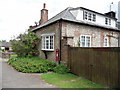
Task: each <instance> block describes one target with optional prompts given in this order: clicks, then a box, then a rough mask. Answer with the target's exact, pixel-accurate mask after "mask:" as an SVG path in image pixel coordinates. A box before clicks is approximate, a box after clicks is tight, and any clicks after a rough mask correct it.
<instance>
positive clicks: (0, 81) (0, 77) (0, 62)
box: [0, 58, 2, 90]
mask: <svg viewBox="0 0 120 90" xmlns="http://www.w3.org/2000/svg"><path fill="white" fill-rule="evenodd" d="M1 89H2V59H1V58H0V90H1Z"/></svg>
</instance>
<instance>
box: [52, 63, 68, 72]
mask: <svg viewBox="0 0 120 90" xmlns="http://www.w3.org/2000/svg"><path fill="white" fill-rule="evenodd" d="M53 71H54V72H56V73H59V74H66V73H69V72H70V69H69V68H68V67H67V66H65V65H63V64H60V65H57V66H56V67H55V68H54V69H53Z"/></svg>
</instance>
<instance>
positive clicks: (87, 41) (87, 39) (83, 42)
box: [80, 35, 91, 47]
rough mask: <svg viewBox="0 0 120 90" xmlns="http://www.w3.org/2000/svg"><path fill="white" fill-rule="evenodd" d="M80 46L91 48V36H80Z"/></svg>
mask: <svg viewBox="0 0 120 90" xmlns="http://www.w3.org/2000/svg"><path fill="white" fill-rule="evenodd" d="M80 46H81V47H90V46H91V36H90V35H81V36H80Z"/></svg>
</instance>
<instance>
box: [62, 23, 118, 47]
mask: <svg viewBox="0 0 120 90" xmlns="http://www.w3.org/2000/svg"><path fill="white" fill-rule="evenodd" d="M111 34H113V36H114V37H118V36H119V34H120V32H116V31H111V30H109V29H103V28H99V27H93V26H88V25H81V24H76V23H72V22H63V27H62V37H64V36H66V37H68V39H67V44H69V45H71V46H74V47H77V46H78V42H79V41H80V35H90V36H91V47H103V46H104V45H103V41H104V37H106V36H107V37H108V35H111ZM69 37H73V38H71V39H70V38H69ZM114 37H108V38H109V46H110V47H118V39H116V38H114Z"/></svg>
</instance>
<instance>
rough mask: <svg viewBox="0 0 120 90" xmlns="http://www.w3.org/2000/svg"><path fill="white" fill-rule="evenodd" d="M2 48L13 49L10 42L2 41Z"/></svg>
mask: <svg viewBox="0 0 120 90" xmlns="http://www.w3.org/2000/svg"><path fill="white" fill-rule="evenodd" d="M0 48H1V49H3V50H4V51H10V50H12V48H11V43H10V42H1V43H0Z"/></svg>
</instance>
